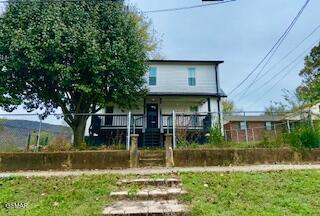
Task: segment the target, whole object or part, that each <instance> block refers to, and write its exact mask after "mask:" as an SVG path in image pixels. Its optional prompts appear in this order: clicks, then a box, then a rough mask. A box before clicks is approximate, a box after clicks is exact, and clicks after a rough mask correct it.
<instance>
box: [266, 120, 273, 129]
mask: <svg viewBox="0 0 320 216" xmlns="http://www.w3.org/2000/svg"><path fill="white" fill-rule="evenodd" d="M266 130H272V123H271V122H266Z"/></svg>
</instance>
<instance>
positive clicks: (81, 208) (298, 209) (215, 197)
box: [0, 171, 320, 215]
mask: <svg viewBox="0 0 320 216" xmlns="http://www.w3.org/2000/svg"><path fill="white" fill-rule="evenodd" d="M179 175H180V177H181V179H182V181H183V184H184V187H185V188H186V189H187V191H188V192H189V193H188V194H187V195H185V196H184V197H183V198H182V200H184V201H185V202H186V203H187V204H189V205H190V208H191V211H192V215H319V214H320V187H319V185H320V171H286V172H269V173H229V174H227V173H223V174H222V173H180V174H179ZM130 177H132V176H130ZM119 178H120V177H119V176H113V175H99V176H79V177H60V178H59V177H50V178H43V177H31V178H25V177H16V178H6V179H2V180H0V204H1V206H0V215H99V214H101V211H102V209H103V207H104V206H105V205H107V204H109V203H110V202H111V201H112V200H110V199H109V198H108V194H109V192H110V191H113V190H117V189H118V188H117V186H116V184H115V183H116V182H117V180H118V179H119ZM121 178H123V177H121ZM14 202H22V203H24V202H27V203H28V207H27V208H26V209H6V208H5V207H4V204H5V203H14Z"/></svg>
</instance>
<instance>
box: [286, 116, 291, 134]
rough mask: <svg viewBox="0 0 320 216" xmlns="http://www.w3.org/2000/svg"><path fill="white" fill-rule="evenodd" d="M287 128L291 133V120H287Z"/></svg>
mask: <svg viewBox="0 0 320 216" xmlns="http://www.w3.org/2000/svg"><path fill="white" fill-rule="evenodd" d="M287 127H288V132H289V133H291V128H290V122H289V119H288V120H287Z"/></svg>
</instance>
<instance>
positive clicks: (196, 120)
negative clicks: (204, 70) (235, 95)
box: [87, 96, 219, 148]
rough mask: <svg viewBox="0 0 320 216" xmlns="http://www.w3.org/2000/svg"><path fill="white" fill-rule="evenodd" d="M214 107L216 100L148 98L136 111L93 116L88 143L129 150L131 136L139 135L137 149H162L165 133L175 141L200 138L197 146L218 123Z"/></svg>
mask: <svg viewBox="0 0 320 216" xmlns="http://www.w3.org/2000/svg"><path fill="white" fill-rule="evenodd" d="M215 104H217V101H216V98H210V97H199V96H195V97H190V96H189V97H185V96H184V97H168V96H166V97H160V96H148V97H147V98H145V100H144V105H143V106H142V107H141V108H140V109H138V110H133V111H127V112H125V111H122V110H120V109H117V108H114V109H113V112H112V113H102V114H96V115H93V116H92V117H91V122H90V128H89V137H88V138H87V139H88V142H89V144H91V145H101V144H104V145H115V144H120V143H121V144H126V145H127V147H128V145H129V144H130V139H129V137H130V134H138V135H139V137H138V146H139V147H140V148H162V147H163V144H164V141H165V140H164V139H165V138H164V134H165V133H170V134H173V135H174V137H175V133H183V135H184V136H185V139H187V140H188V141H190V142H192V141H193V140H192V139H194V137H195V136H194V134H197V135H198V136H197V137H198V139H199V137H201V139H200V140H196V141H197V142H205V141H206V134H208V133H209V130H210V128H211V127H212V126H213V124H214V123H215V122H217V121H218V120H219V115H218V113H216V112H211V108H212V107H213V106H214V105H215ZM215 110H216V109H214V111H215ZM199 135H200V136H199ZM175 141H176V140H175V139H173V145H174V146H175Z"/></svg>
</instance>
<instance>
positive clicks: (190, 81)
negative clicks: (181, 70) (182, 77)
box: [188, 68, 196, 86]
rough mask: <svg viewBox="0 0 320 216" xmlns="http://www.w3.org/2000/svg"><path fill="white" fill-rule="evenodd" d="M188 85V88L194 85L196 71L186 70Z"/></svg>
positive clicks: (193, 69)
mask: <svg viewBox="0 0 320 216" xmlns="http://www.w3.org/2000/svg"><path fill="white" fill-rule="evenodd" d="M188 84H189V86H195V85H196V69H195V68H188Z"/></svg>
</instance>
